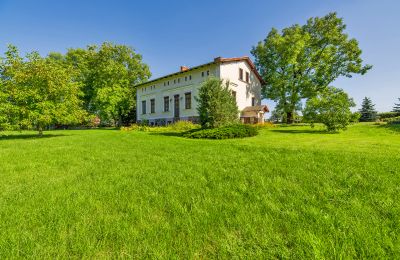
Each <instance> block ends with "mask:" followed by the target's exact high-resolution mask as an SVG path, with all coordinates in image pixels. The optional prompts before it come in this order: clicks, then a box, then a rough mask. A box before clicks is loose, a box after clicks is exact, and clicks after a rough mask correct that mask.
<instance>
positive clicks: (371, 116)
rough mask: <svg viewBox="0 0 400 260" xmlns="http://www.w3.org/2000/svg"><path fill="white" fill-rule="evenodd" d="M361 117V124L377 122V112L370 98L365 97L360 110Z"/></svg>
mask: <svg viewBox="0 0 400 260" xmlns="http://www.w3.org/2000/svg"><path fill="white" fill-rule="evenodd" d="M359 112H360V114H361V117H360V121H361V122H373V121H375V120H376V115H377V112H376V110H375V105H374V104H373V103H372V100H371V99H370V98H368V97H365V98H364V99H363V101H362V104H361V109H360V110H359Z"/></svg>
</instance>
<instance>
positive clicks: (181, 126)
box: [168, 120, 200, 131]
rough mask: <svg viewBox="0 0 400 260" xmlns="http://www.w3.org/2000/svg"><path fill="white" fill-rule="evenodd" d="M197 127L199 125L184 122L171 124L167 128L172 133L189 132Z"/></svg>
mask: <svg viewBox="0 0 400 260" xmlns="http://www.w3.org/2000/svg"><path fill="white" fill-rule="evenodd" d="M199 127H200V126H199V125H196V124H193V123H192V122H190V121H185V120H181V121H177V122H175V123H173V124H170V125H168V128H170V129H171V130H173V131H189V130H193V129H196V128H199Z"/></svg>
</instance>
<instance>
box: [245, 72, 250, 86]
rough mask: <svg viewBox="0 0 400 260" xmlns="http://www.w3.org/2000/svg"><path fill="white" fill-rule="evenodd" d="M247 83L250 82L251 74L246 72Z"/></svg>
mask: <svg viewBox="0 0 400 260" xmlns="http://www.w3.org/2000/svg"><path fill="white" fill-rule="evenodd" d="M246 82H247V83H249V82H250V73H248V72H246Z"/></svg>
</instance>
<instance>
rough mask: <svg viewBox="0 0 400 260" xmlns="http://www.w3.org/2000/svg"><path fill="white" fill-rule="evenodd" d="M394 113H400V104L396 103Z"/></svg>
mask: <svg viewBox="0 0 400 260" xmlns="http://www.w3.org/2000/svg"><path fill="white" fill-rule="evenodd" d="M398 100H399V101H400V98H398ZM392 112H397V113H400V103H398V104H397V103H394V107H393V110H392Z"/></svg>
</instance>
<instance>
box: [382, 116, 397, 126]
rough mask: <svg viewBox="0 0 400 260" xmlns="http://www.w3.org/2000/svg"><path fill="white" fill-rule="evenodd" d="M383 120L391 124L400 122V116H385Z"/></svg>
mask: <svg viewBox="0 0 400 260" xmlns="http://www.w3.org/2000/svg"><path fill="white" fill-rule="evenodd" d="M382 121H383V122H387V123H389V124H400V116H397V117H389V118H384V119H383V120H382Z"/></svg>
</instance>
